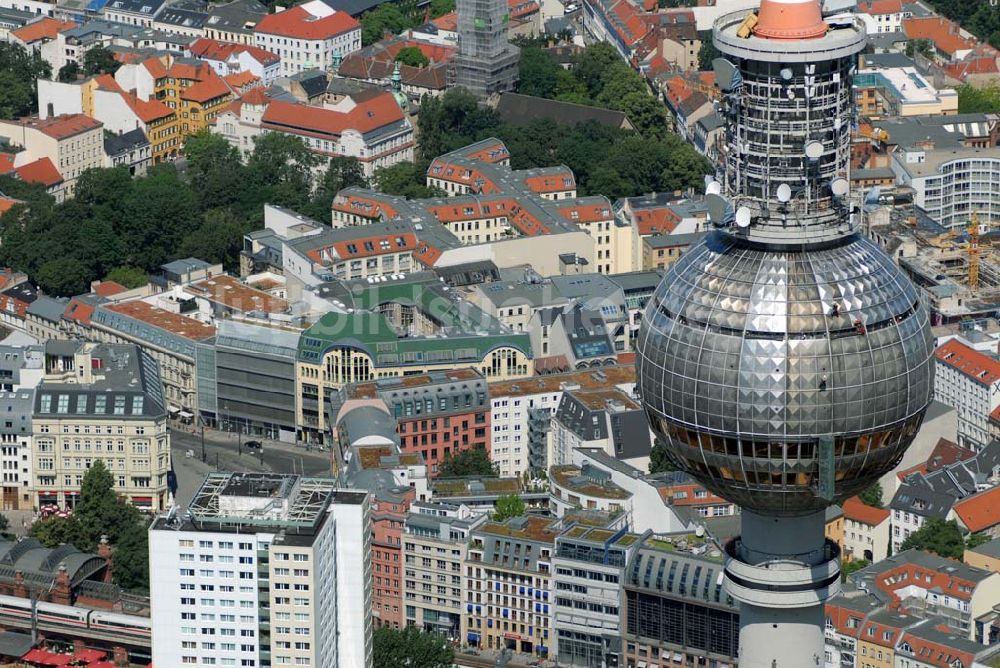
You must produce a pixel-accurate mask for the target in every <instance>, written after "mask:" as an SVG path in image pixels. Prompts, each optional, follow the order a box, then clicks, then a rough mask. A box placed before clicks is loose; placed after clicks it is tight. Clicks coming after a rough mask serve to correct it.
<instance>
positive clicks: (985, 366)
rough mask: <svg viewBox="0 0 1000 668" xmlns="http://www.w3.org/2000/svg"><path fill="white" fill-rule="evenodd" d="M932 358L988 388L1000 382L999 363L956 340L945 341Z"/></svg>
mask: <svg viewBox="0 0 1000 668" xmlns="http://www.w3.org/2000/svg"><path fill="white" fill-rule="evenodd" d="M934 356H935V357H937V359H938V361H939V362H941V363H943V364H947V365H948V366H950V367H953V368H955V369H957V370H958V371H960V372H961V373H963V374H964V375H966V376H967V377H968V378H969V379H970V380H974V381H976V382H977V383H981V384H983V385H987V386H989V385H992V384H993V383H995V382H997V381H998V380H1000V362H998V361H996V360H995V359H993V358H992V357H990V356H989V355H984V354H983V353H981V352H979V351H978V350H973V349H972V348H970V347H969V346H967V345H965V344H964V343H962V342H961V341H959V340H958V339H950V340H949V341H947V342H946V343H945V344H944V345H943V346H941V347H940V348H938V349H937V350H935V351H934Z"/></svg>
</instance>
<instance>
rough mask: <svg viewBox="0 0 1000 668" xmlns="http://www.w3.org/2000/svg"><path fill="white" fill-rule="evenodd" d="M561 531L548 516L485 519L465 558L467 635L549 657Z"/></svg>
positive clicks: (473, 641) (474, 641)
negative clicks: (557, 540) (555, 559)
mask: <svg viewBox="0 0 1000 668" xmlns="http://www.w3.org/2000/svg"><path fill="white" fill-rule="evenodd" d="M558 534H559V529H558V527H557V526H556V523H555V522H553V520H551V519H549V518H545V517H537V516H531V515H529V516H522V517H514V518H511V519H508V520H506V521H505V522H502V523H498V522H486V523H485V524H483V525H482V526H481V527H479V528H478V529H476V530H474V531H472V535H471V540H470V544H469V553H468V557H467V558H466V560H465V581H464V582H465V586H464V588H465V596H464V598H465V601H466V609H465V614H463V616H462V638H465V639H466V640H467V641H468V643H469V645H471V646H474V647H481V648H483V649H489V650H499V649H505V648H508V649H511V650H513V651H515V652H519V653H522V654H531V655H535V656H538V657H547V656H548V655H549V652H550V647H551V646H552V644H553V643H554V642H555V636H554V631H553V628H552V624H551V610H550V608H551V606H552V603H553V600H552V595H551V593H550V592H552V583H553V579H552V578H553V570H552V557H553V554H554V550H555V538H556V536H557V535H558Z"/></svg>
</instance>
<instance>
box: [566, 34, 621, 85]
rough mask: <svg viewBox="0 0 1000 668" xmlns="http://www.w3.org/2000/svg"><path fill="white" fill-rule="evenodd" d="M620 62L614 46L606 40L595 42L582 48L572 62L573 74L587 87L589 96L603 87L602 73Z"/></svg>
mask: <svg viewBox="0 0 1000 668" xmlns="http://www.w3.org/2000/svg"><path fill="white" fill-rule="evenodd" d="M620 63H621V58H620V57H619V56H618V52H617V51H615V48H614V47H613V46H611V45H610V44H608V43H607V42H597V43H596V44H593V45H591V46H590V47H588V48H586V49H584V50H583V52H581V53H580V55H579V56H577V58H576V62H575V63H574V64H573V74H574V75H575V76H576V78H577V79H579V80H580V81H581V82H582V83H583V85H585V86H586V87H587V90H588V91H589V93H590V96H591V97H596V96H597V93H599V92H600V91H601V89H602V88H603V87H604V81H603V78H604V73H605V72H607V71H608V69H609V68H611V67H612V66H614V65H616V64H620Z"/></svg>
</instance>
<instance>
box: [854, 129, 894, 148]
mask: <svg viewBox="0 0 1000 668" xmlns="http://www.w3.org/2000/svg"><path fill="white" fill-rule="evenodd" d="M858 135H860V136H862V137H867V138H868V139H874V140H875V141H877V142H879V143H882V144H884V143H886V142H887V141H889V133H888V132H886V131H885V130H882V129H881V128H876V127H872V126H871V125H862V126H860V127H859V128H858Z"/></svg>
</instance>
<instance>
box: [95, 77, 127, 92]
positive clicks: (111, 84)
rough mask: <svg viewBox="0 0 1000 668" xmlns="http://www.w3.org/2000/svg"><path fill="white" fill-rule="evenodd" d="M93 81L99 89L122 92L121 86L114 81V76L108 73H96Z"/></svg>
mask: <svg viewBox="0 0 1000 668" xmlns="http://www.w3.org/2000/svg"><path fill="white" fill-rule="evenodd" d="M94 83H96V84H97V87H98V88H99V89H100V90H107V91H113V92H115V93H121V92H122V87H121V86H119V85H118V82H117V81H115V78H114V77H113V76H111V75H110V74H99V75H97V76H96V77H94Z"/></svg>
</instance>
